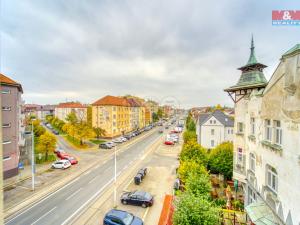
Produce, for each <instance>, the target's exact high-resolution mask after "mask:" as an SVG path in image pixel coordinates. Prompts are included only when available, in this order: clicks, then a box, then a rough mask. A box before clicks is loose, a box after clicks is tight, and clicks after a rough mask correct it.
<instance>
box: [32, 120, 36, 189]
mask: <svg viewBox="0 0 300 225" xmlns="http://www.w3.org/2000/svg"><path fill="white" fill-rule="evenodd" d="M31 138H32V139H31V177H32V179H31V181H32V183H31V189H32V191H34V174H35V165H34V164H35V162H34V161H35V157H34V132H33V120H31Z"/></svg>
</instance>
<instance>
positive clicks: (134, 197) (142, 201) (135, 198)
mask: <svg viewBox="0 0 300 225" xmlns="http://www.w3.org/2000/svg"><path fill="white" fill-rule="evenodd" d="M121 202H122V204H124V205H127V204H130V205H137V206H142V207H143V208H146V207H149V206H152V205H153V196H152V195H151V194H149V193H148V192H145V191H133V192H125V193H124V194H122V196H121Z"/></svg>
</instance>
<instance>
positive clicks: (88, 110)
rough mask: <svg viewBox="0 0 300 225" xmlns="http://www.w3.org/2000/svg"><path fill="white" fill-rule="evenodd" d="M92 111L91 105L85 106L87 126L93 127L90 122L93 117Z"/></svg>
mask: <svg viewBox="0 0 300 225" xmlns="http://www.w3.org/2000/svg"><path fill="white" fill-rule="evenodd" d="M92 113H93V111H92V106H88V108H87V120H86V121H87V124H88V126H89V127H93V124H92V119H93V114H92Z"/></svg>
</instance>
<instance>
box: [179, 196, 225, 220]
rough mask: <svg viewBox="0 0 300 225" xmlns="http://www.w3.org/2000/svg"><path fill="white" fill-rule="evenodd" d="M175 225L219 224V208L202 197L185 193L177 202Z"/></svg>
mask: <svg viewBox="0 0 300 225" xmlns="http://www.w3.org/2000/svg"><path fill="white" fill-rule="evenodd" d="M173 224H174V225H216V224H219V209H218V208H217V207H215V206H214V205H213V203H211V202H209V201H208V200H207V199H205V198H202V197H197V196H194V195H192V194H190V193H184V194H182V195H181V196H180V197H179V201H176V202H175V211H174V214H173Z"/></svg>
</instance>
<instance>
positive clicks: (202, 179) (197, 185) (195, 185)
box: [185, 174, 212, 199]
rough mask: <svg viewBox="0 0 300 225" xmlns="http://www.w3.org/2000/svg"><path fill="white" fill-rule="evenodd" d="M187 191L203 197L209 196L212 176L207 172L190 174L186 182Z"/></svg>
mask: <svg viewBox="0 0 300 225" xmlns="http://www.w3.org/2000/svg"><path fill="white" fill-rule="evenodd" d="M185 189H186V191H187V192H189V193H191V194H193V195H195V196H198V197H200V196H201V197H203V198H207V199H208V198H209V197H210V192H211V189H212V187H211V182H210V178H209V176H208V175H206V174H198V175H197V174H190V175H189V176H188V178H187V180H186V183H185Z"/></svg>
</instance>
